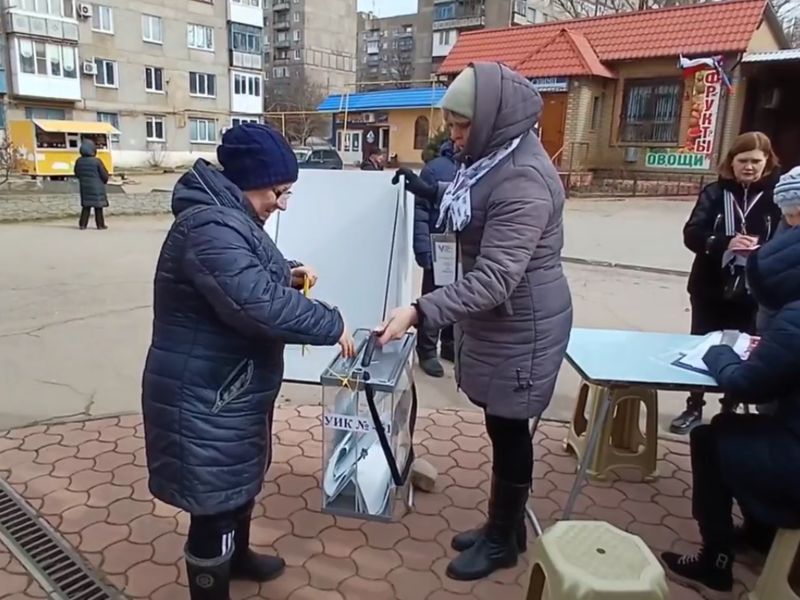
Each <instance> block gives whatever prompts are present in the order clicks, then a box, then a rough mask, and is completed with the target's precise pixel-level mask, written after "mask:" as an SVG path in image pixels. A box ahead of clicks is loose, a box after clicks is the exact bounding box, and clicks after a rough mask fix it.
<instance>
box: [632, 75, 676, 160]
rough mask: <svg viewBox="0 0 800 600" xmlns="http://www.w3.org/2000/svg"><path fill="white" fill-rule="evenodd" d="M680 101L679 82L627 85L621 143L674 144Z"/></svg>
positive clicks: (659, 81) (651, 81) (648, 82)
mask: <svg viewBox="0 0 800 600" xmlns="http://www.w3.org/2000/svg"><path fill="white" fill-rule="evenodd" d="M682 100H683V84H682V82H681V80H680V79H648V80H642V79H639V80H633V81H628V82H626V84H625V92H624V102H623V109H622V118H621V120H620V135H619V137H620V141H623V142H634V143H637V142H644V143H647V142H653V143H660V144H661V143H663V144H675V143H677V142H678V137H679V135H678V131H679V129H680V117H681V103H682Z"/></svg>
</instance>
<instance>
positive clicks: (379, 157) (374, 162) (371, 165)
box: [361, 148, 386, 171]
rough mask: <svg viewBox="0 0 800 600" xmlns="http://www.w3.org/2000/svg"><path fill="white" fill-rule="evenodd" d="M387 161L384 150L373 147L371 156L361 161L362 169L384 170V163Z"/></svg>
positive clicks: (370, 152)
mask: <svg viewBox="0 0 800 600" xmlns="http://www.w3.org/2000/svg"><path fill="white" fill-rule="evenodd" d="M385 163H386V156H385V155H384V153H383V150H380V149H379V148H373V149H372V150H370V151H369V156H367V158H366V159H365V160H364V162H362V163H361V170H362V171H383V165H384V164H385Z"/></svg>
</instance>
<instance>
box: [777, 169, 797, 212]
mask: <svg viewBox="0 0 800 600" xmlns="http://www.w3.org/2000/svg"><path fill="white" fill-rule="evenodd" d="M773 197H774V199H775V204H777V205H778V207H779V208H780V209H781V210H783V211H785V210H786V209H791V208H794V207H800V167H795V168H794V169H792V170H791V171H789V172H788V173H786V174H785V175H784V176H783V177H781V178H780V180H778V184H777V185H776V186H775V191H774V196H773Z"/></svg>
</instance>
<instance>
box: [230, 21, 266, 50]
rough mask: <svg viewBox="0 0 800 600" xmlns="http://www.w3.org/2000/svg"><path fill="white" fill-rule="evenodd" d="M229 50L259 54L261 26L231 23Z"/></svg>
mask: <svg viewBox="0 0 800 600" xmlns="http://www.w3.org/2000/svg"><path fill="white" fill-rule="evenodd" d="M231 50H233V51H234V52H246V53H248V54H261V28H259V27H252V26H250V25H242V24H239V23H231Z"/></svg>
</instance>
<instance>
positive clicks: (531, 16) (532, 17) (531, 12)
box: [528, 6, 536, 23]
mask: <svg viewBox="0 0 800 600" xmlns="http://www.w3.org/2000/svg"><path fill="white" fill-rule="evenodd" d="M528 23H536V9H535V8H533V7H532V6H529V7H528Z"/></svg>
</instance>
